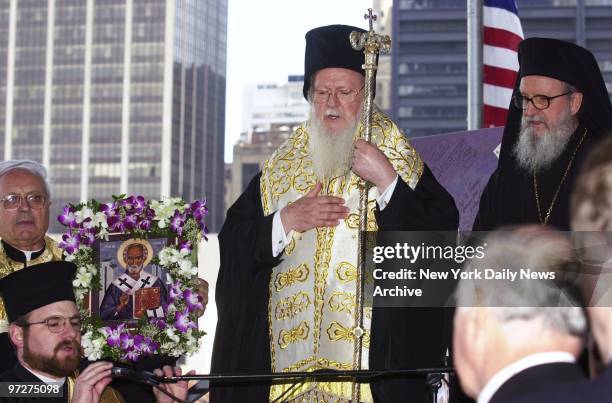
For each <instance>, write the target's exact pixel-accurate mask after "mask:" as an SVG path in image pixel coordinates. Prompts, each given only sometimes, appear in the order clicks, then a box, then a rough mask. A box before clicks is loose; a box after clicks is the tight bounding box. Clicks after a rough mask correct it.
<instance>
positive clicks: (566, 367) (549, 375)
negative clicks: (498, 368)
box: [489, 362, 586, 403]
mask: <svg viewBox="0 0 612 403" xmlns="http://www.w3.org/2000/svg"><path fill="white" fill-rule="evenodd" d="M585 379H586V378H585V376H584V373H583V372H582V370H581V369H580V367H579V366H578V365H577V364H574V363H564V362H557V363H551V364H542V365H536V366H535V367H531V368H527V369H525V370H523V371H521V372H519V373H518V374H515V375H514V376H513V377H511V378H510V379H508V380H507V381H506V382H505V383H503V384H502V386H501V387H500V388H499V389H497V391H496V392H495V393H494V394H493V396H492V397H491V400H490V401H489V403H502V402H503V403H509V402H514V401H515V400H513V399H528V398H529V396H530V395H533V394H540V393H541V394H542V395H545V394H547V393H549V392H550V391H553V390H555V389H557V388H558V387H559V386H560V385H571V384H576V383H580V382H584V380H585ZM521 401H522V402H523V400H521ZM528 401H533V402H536V400H524V402H525V403H526V402H528ZM538 401H539V400H538Z"/></svg>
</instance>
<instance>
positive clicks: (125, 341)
mask: <svg viewBox="0 0 612 403" xmlns="http://www.w3.org/2000/svg"><path fill="white" fill-rule="evenodd" d="M119 341H120V343H121V349H122V350H129V349H132V348H134V338H133V337H132V335H131V334H129V333H121V336H120V337H119Z"/></svg>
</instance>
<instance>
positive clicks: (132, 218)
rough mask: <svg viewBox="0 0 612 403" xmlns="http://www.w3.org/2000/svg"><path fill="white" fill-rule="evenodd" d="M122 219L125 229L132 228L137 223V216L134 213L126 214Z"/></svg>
mask: <svg viewBox="0 0 612 403" xmlns="http://www.w3.org/2000/svg"><path fill="white" fill-rule="evenodd" d="M122 221H123V226H124V227H125V229H127V230H132V229H134V228H136V226H137V225H138V216H137V215H136V214H128V215H127V216H126V217H125V218H124V219H123V220H122Z"/></svg>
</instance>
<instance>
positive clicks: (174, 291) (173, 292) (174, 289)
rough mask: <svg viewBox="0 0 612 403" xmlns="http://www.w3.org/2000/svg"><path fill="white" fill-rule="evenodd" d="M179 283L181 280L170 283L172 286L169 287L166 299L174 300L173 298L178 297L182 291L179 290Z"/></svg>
mask: <svg viewBox="0 0 612 403" xmlns="http://www.w3.org/2000/svg"><path fill="white" fill-rule="evenodd" d="M181 285H182V284H181V282H180V281H177V282H176V283H174V284H172V286H171V287H170V290H169V291H168V300H169V301H170V302H174V300H175V299H177V298H178V297H180V296H181V294H182V293H183V292H182V291H181Z"/></svg>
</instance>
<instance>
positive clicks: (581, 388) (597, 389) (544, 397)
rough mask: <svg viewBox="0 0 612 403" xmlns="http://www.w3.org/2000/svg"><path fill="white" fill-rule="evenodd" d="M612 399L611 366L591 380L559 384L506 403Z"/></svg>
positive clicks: (586, 402) (578, 402) (587, 402)
mask: <svg viewBox="0 0 612 403" xmlns="http://www.w3.org/2000/svg"><path fill="white" fill-rule="evenodd" d="M609 401H612V367H609V368H608V369H606V370H605V371H604V373H603V374H601V375H600V376H599V377H598V378H597V379H595V380H593V381H589V380H583V381H580V382H575V383H568V384H564V385H560V386H559V387H556V388H551V390H548V391H541V392H539V393H537V394H534V395H529V396H524V397H522V398H519V399H514V400H511V401H509V402H508V403H601V402H609Z"/></svg>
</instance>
